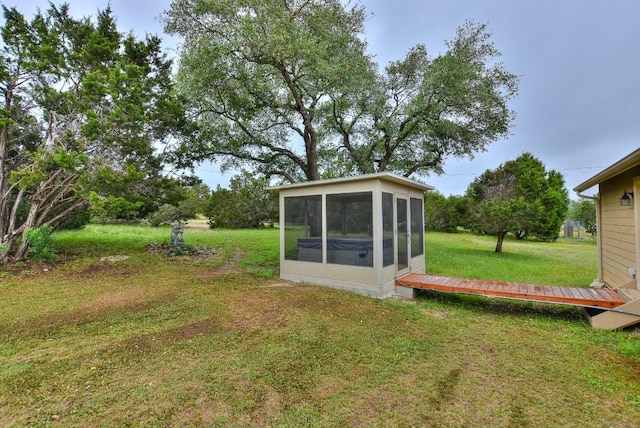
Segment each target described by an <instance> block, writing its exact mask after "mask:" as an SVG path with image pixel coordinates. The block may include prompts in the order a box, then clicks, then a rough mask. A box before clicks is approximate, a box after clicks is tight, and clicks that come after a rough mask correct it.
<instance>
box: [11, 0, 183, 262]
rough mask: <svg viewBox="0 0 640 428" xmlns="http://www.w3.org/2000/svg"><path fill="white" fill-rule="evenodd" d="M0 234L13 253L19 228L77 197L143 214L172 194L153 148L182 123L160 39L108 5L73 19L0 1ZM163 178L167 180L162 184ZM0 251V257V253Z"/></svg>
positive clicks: (59, 215)
mask: <svg viewBox="0 0 640 428" xmlns="http://www.w3.org/2000/svg"><path fill="white" fill-rule="evenodd" d="M3 11H4V14H5V22H4V25H3V27H2V37H3V44H2V46H0V49H1V50H2V54H3V55H2V56H0V58H1V59H0V79H1V81H0V86H1V87H3V88H4V89H5V100H7V102H8V103H10V105H8V106H6V107H7V108H6V110H4V111H3V112H2V115H1V118H0V244H1V245H4V246H5V247H6V248H8V249H9V250H8V252H9V253H10V254H9V256H10V257H13V258H20V257H23V256H24V255H25V253H26V249H27V247H26V242H27V241H20V240H19V237H20V234H21V231H23V230H25V229H29V228H32V229H37V228H38V227H40V226H41V225H42V224H49V225H50V226H51V227H53V228H54V229H55V228H57V227H58V226H60V225H61V224H63V223H64V222H65V220H66V219H67V218H69V217H70V216H71V217H72V216H74V215H76V214H78V213H79V212H82V211H84V210H86V209H87V206H88V205H89V197H88V195H89V194H91V195H93V201H94V206H95V208H94V211H95V212H96V213H99V215H101V216H116V217H118V216H120V217H122V218H136V217H144V216H145V215H146V214H148V213H149V212H150V211H153V210H155V209H157V208H158V207H159V206H160V205H161V204H162V203H164V202H168V201H169V200H170V199H171V198H172V197H173V195H172V192H173V190H172V186H176V185H177V184H176V183H177V181H175V180H174V181H173V182H172V180H168V179H165V178H163V177H162V175H163V167H164V162H165V160H166V158H165V157H164V155H161V154H160V153H158V152H157V151H156V148H159V149H162V148H163V146H164V145H166V144H168V142H169V140H170V139H171V138H172V137H174V136H175V135H177V134H179V133H180V132H181V130H182V129H183V127H186V125H187V120H186V119H185V115H184V106H183V104H182V102H181V100H180V99H179V98H178V97H176V96H175V93H174V91H173V84H172V76H171V62H170V61H169V60H167V59H166V56H165V55H164V54H163V53H162V51H161V46H160V39H159V38H157V37H153V36H149V37H147V38H146V39H145V40H136V39H135V38H134V37H133V36H132V35H128V36H125V35H123V34H121V33H120V32H119V31H118V30H117V28H116V19H115V17H114V16H113V15H112V12H111V10H110V8H107V9H105V10H103V11H99V12H98V14H97V16H96V18H95V20H92V19H91V18H81V19H75V18H73V17H71V16H70V15H69V7H68V5H62V6H60V7H57V6H54V5H53V4H51V5H50V7H49V9H48V10H47V11H46V12H38V13H37V14H36V16H35V17H34V18H33V19H32V20H31V21H27V20H26V19H25V18H24V17H23V16H22V15H21V14H20V13H19V12H18V11H17V10H16V9H15V8H12V9H7V8H4V7H3ZM171 183H172V184H171ZM6 258H7V255H6V254H5V255H4V256H2V257H0V262H2V261H3V260H5V259H6Z"/></svg>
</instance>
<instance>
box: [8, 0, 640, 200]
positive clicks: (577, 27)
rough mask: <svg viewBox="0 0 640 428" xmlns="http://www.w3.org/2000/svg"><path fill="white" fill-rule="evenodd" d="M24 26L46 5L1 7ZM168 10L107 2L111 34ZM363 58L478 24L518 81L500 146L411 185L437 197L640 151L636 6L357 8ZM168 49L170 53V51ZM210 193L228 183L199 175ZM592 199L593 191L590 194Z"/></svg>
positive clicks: (385, 57)
mask: <svg viewBox="0 0 640 428" xmlns="http://www.w3.org/2000/svg"><path fill="white" fill-rule="evenodd" d="M67 2H68V3H69V4H70V5H71V12H72V14H73V16H76V17H80V16H90V15H91V16H95V15H96V12H97V11H98V9H104V8H105V7H106V6H107V4H109V2H108V0H68V1H67ZM0 3H2V4H4V5H5V6H9V7H11V6H16V7H17V8H18V10H19V11H20V12H21V13H22V14H23V15H25V16H26V17H28V18H30V17H32V16H33V14H34V13H35V12H36V8H37V7H40V8H41V9H46V8H47V6H48V4H49V3H48V1H45V0H0ZM54 3H55V4H60V2H58V1H54ZM170 3H171V2H170V0H135V1H132V0H111V1H110V5H111V9H112V11H113V13H114V16H116V17H117V19H118V29H119V30H120V31H126V32H128V31H133V32H134V33H135V34H137V35H138V36H140V37H143V36H144V35H145V34H147V33H150V34H157V35H160V36H163V37H164V38H165V39H166V41H165V46H166V47H168V48H170V50H169V53H170V54H174V53H175V52H176V50H175V46H176V45H177V43H178V42H179V39H177V38H175V37H174V38H169V37H168V36H166V35H164V33H163V29H162V23H161V21H160V17H161V15H162V12H163V11H164V10H167V9H168V8H169V7H170ZM361 4H363V5H364V6H365V7H366V10H367V12H368V19H367V21H366V24H365V26H366V31H365V34H364V37H365V39H366V40H367V42H368V51H369V53H370V54H372V55H374V57H375V59H376V61H377V62H378V63H379V64H380V65H381V66H385V65H386V64H387V63H389V62H390V61H395V60H399V59H402V58H404V56H405V55H406V53H407V52H408V50H409V49H410V48H411V47H413V46H415V45H417V44H424V45H425V46H426V48H427V52H428V53H429V54H430V55H431V56H436V55H438V54H442V53H444V52H445V51H446V48H445V43H444V42H445V41H446V40H452V39H453V38H454V36H455V31H456V28H457V27H459V26H461V25H463V24H464V22H465V21H466V20H473V21H475V22H478V23H482V24H486V25H487V29H488V31H489V32H490V33H491V34H492V37H491V40H492V41H493V43H494V45H495V47H496V48H497V49H498V50H499V51H500V52H501V53H502V57H501V58H500V61H501V62H502V63H503V64H504V66H505V68H506V69H507V70H508V71H510V72H511V73H514V74H516V75H518V76H520V86H519V92H518V96H517V97H516V98H515V99H514V100H512V101H511V102H510V104H509V107H510V108H511V109H512V110H514V111H515V112H516V119H515V121H514V122H513V125H512V128H511V130H510V134H511V135H510V136H509V137H508V138H506V139H501V140H498V141H495V142H494V143H492V144H491V145H490V146H488V149H487V151H486V152H483V153H479V154H477V155H476V156H475V157H474V158H473V159H471V160H470V159H455V158H451V159H449V160H448V161H447V162H446V164H445V167H444V171H445V173H444V174H443V175H441V176H437V175H432V176H429V177H426V178H425V177H420V179H421V180H422V181H425V182H426V183H428V184H430V185H432V186H434V187H435V188H436V190H438V191H439V192H440V193H442V194H444V195H445V196H448V195H452V194H454V195H461V194H463V193H464V192H465V191H466V189H467V187H468V185H469V184H470V183H471V182H472V181H473V180H474V178H476V177H477V176H478V175H480V174H482V173H483V172H484V171H486V170H487V169H495V168H497V167H498V166H499V165H500V164H502V163H504V162H506V161H508V160H512V159H515V158H517V157H518V156H519V155H521V154H522V153H524V152H530V153H532V154H533V155H534V156H536V157H537V158H538V159H540V160H541V161H542V162H543V163H544V164H545V165H546V167H547V168H548V169H554V170H557V171H560V172H561V173H562V174H563V175H564V177H565V181H566V187H567V189H569V190H570V196H571V197H572V198H573V199H577V197H576V195H575V194H574V193H573V192H572V191H571V189H573V188H574V187H576V186H578V185H579V184H581V183H582V182H584V181H586V180H587V179H589V178H590V177H592V176H594V175H596V174H597V173H598V172H600V171H602V170H603V169H604V168H606V167H608V166H610V165H611V164H613V163H615V162H617V161H618V160H620V159H622V158H623V157H625V156H626V155H628V154H630V153H631V152H633V151H635V150H636V149H637V148H638V147H640V25H639V24H638V22H639V21H640V2H639V1H637V0H606V1H605V0H517V1H514V0H483V1H481V0H394V1H389V0H362V1H361ZM171 47H174V48H173V49H171ZM196 173H197V175H199V176H200V177H201V178H202V179H203V180H204V181H205V183H207V184H208V185H209V186H211V187H212V188H215V186H216V185H218V184H220V185H222V186H223V187H225V186H226V185H227V184H228V181H229V179H230V178H231V176H232V175H233V174H227V175H222V174H221V173H220V170H219V167H217V166H216V165H215V164H213V165H211V164H210V165H202V166H201V167H199V168H198V169H197V170H196ZM595 191H596V189H592V191H591V192H586V193H594V192H595Z"/></svg>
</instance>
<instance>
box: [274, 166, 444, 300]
mask: <svg viewBox="0 0 640 428" xmlns="http://www.w3.org/2000/svg"><path fill="white" fill-rule="evenodd" d="M272 189H276V190H279V192H280V277H281V278H282V279H286V280H290V281H295V282H305V283H310V284H317V285H324V286H329V287H333V288H338V289H342V290H348V291H353V292H356V293H360V294H364V295H367V296H372V297H377V298H386V297H391V296H393V295H394V294H395V293H396V288H395V278H397V277H399V276H402V275H404V274H406V273H409V272H424V269H425V254H424V192H425V191H427V190H432V189H433V188H432V187H431V186H428V185H426V184H423V183H420V182H417V181H414V180H411V179H408V178H405V177H400V176H397V175H394V174H391V173H376V174H367V175H360V176H356V177H347V178H337V179H329V180H318V181H312V182H305V183H296V184H291V185H285V186H277V187H273V188H272Z"/></svg>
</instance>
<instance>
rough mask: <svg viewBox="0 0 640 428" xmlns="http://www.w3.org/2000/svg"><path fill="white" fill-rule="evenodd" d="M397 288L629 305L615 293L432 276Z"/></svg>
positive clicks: (409, 278)
mask: <svg viewBox="0 0 640 428" xmlns="http://www.w3.org/2000/svg"><path fill="white" fill-rule="evenodd" d="M396 284H397V285H399V286H405V287H413V288H420V289H427V290H435V291H441V292H447V293H466V294H478V295H482V296H487V297H503V298H510V299H518V300H534V301H542V302H549V303H561V304H570V305H574V306H589V307H601V308H615V307H617V306H620V305H622V304H624V303H626V302H627V300H626V298H625V297H623V296H621V295H620V294H618V293H617V292H616V291H614V290H605V289H593V288H580V287H559V286H551V285H542V284H524V283H516V282H502V281H484V280H477V279H464V278H454V277H443V276H436V275H428V274H415V273H412V274H408V275H405V276H403V277H401V278H398V279H397V280H396Z"/></svg>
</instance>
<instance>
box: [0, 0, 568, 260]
mask: <svg viewBox="0 0 640 428" xmlns="http://www.w3.org/2000/svg"><path fill="white" fill-rule="evenodd" d="M2 11H3V15H4V22H3V23H2V25H1V27H0V32H1V36H2V41H1V45H0V50H1V51H2V55H1V56H0V89H1V90H2V94H3V105H2V106H0V263H5V262H7V261H11V260H19V259H21V258H24V257H25V255H26V254H27V252H28V250H29V246H30V245H31V244H33V239H31V241H30V238H29V237H30V236H43V235H46V234H47V231H49V232H50V231H54V230H56V229H59V228H62V227H78V226H81V225H83V224H85V223H86V222H87V221H90V220H94V221H95V220H98V221H138V220H141V219H146V220H147V221H148V222H150V223H151V224H161V223H164V222H167V221H169V220H170V219H177V218H188V217H189V216H193V215H194V211H198V210H204V211H206V213H207V215H208V217H209V219H210V223H211V225H212V226H214V227H219V226H223V227H231V226H234V227H236V226H256V225H258V224H263V223H265V222H269V221H271V220H272V219H273V209H274V203H273V197H272V196H269V197H265V198H263V199H257V195H258V193H257V191H256V190H255V188H254V190H251V188H252V186H258V187H260V186H263V187H264V186H265V183H267V182H269V183H273V184H275V183H277V184H283V183H287V182H298V181H306V180H318V179H323V178H332V177H338V176H352V175H359V174H365V173H372V172H381V171H389V172H393V173H396V174H400V175H403V176H406V177H409V176H413V177H418V178H419V177H428V176H429V175H430V174H434V173H436V174H437V173H442V172H443V165H444V163H445V161H446V160H447V159H448V158H450V157H457V158H465V157H466V158H471V157H473V155H474V154H475V153H477V152H480V151H484V150H486V148H487V147H488V146H489V145H490V144H491V143H492V142H493V141H496V140H498V139H501V138H506V137H507V136H508V135H509V130H510V128H511V126H512V124H513V119H514V117H515V112H513V111H512V110H511V109H510V108H509V106H508V103H509V101H510V100H511V99H513V98H514V97H515V96H516V95H517V91H518V83H519V78H518V77H517V76H516V75H515V74H513V73H511V72H509V71H508V70H506V69H505V67H504V66H503V64H501V63H500V62H499V58H500V52H499V50H498V49H497V48H496V47H495V46H494V44H493V42H492V40H491V33H490V32H489V31H488V30H487V27H486V25H483V24H478V23H476V22H473V21H468V22H465V23H462V24H461V25H460V27H459V28H457V29H456V30H455V31H454V33H453V37H452V39H450V40H449V41H447V42H446V50H445V52H443V53H439V54H436V55H433V54H430V53H429V52H428V50H427V47H426V46H424V45H422V44H418V45H416V46H414V47H412V48H410V49H409V50H408V51H407V52H406V53H405V54H404V55H403V56H402V57H401V58H400V59H397V60H394V61H391V62H389V63H388V64H386V65H379V64H378V63H377V62H376V61H375V60H374V58H375V55H374V54H373V53H370V52H369V51H368V46H367V42H366V39H365V38H364V30H365V23H366V21H367V17H368V16H369V15H368V13H367V11H366V10H365V8H364V6H362V5H360V4H358V3H355V4H354V3H346V4H345V3H344V2H341V1H340V0H305V1H299V0H284V1H283V0H224V1H223V0H213V1H208V2H201V1H197V0H175V1H173V2H172V3H171V6H170V8H169V10H168V11H167V12H166V13H165V14H164V16H163V17H162V19H163V23H164V29H165V32H167V33H168V34H171V35H174V36H177V37H179V38H180V40H181V42H180V46H179V49H178V54H177V55H176V56H175V57H174V58H170V57H169V56H168V55H167V54H166V52H165V50H164V49H163V46H162V39H161V38H160V37H158V36H156V35H147V36H146V37H145V38H143V39H139V38H137V37H135V36H134V35H133V34H132V33H126V32H123V31H121V30H119V29H118V28H117V25H116V23H117V19H116V17H115V16H113V13H112V11H111V9H110V8H109V7H107V8H106V9H104V10H101V11H98V13H97V15H96V16H95V17H81V18H78V17H73V16H71V14H70V9H69V6H68V4H61V5H59V6H56V5H54V4H53V3H50V4H49V7H48V9H46V10H38V11H37V13H36V14H35V15H34V16H33V17H32V18H31V19H28V18H26V17H25V16H23V15H22V14H21V13H20V12H19V11H18V10H17V8H15V7H14V8H7V7H5V6H3V7H2ZM531 158H532V157H531ZM202 161H214V162H217V163H219V164H220V165H221V166H222V168H223V171H230V170H241V171H246V173H243V174H241V175H240V176H238V177H234V179H233V180H232V182H231V184H230V185H231V188H230V189H222V188H217V189H215V190H214V191H213V192H209V190H208V189H206V186H204V185H203V183H202V181H201V180H200V179H199V178H198V177H195V176H194V169H195V167H196V166H197V165H198V164H199V163H200V162H202ZM528 162H529V166H530V167H531V168H533V169H536V168H537V169H540V166H539V165H538V164H537V163H536V162H535V161H534V160H533V159H529V161H528ZM509 168H511V166H508V165H507V164H505V169H509ZM543 170H544V167H542V173H543V175H544V177H545V178H544V180H537V181H536V180H532V181H529V182H526V183H525V181H522V182H521V183H520V184H518V185H517V186H516V187H514V188H513V189H511V190H507V189H508V188H509V186H510V181H509V180H511V181H513V177H514V174H516V172H513V171H512V172H511V173H504V172H503V171H500V172H499V173H495V174H493V173H491V174H489V173H486V174H483V176H482V177H480V178H479V180H477V183H476V182H474V184H473V185H472V186H470V188H469V191H468V192H467V194H466V195H465V196H464V197H460V198H461V201H462V200H463V199H464V203H463V202H460V203H459V207H460V210H462V209H466V210H467V211H468V213H469V214H470V215H471V214H473V216H475V218H476V220H475V221H476V223H477V224H478V225H479V226H478V229H477V230H478V231H484V232H487V233H488V232H489V231H493V230H496V226H495V225H491V224H489V223H488V222H489V219H492V218H493V219H495V218H498V217H500V216H502V214H504V213H505V212H510V211H511V212H515V211H516V210H517V208H518V207H520V208H522V209H524V208H523V207H524V205H523V204H525V203H526V204H528V205H527V207H528V208H527V209H528V210H529V211H527V213H526V215H521V219H520V220H518V222H517V225H516V224H515V223H514V222H513V220H509V221H508V222H507V223H506V224H505V225H504V226H501V227H498V229H500V230H503V231H505V230H508V231H509V232H512V233H517V234H520V235H522V236H529V235H532V234H534V235H536V236H538V237H543V236H550V235H551V233H550V232H549V231H550V230H551V229H552V226H554V225H555V223H553V221H552V220H551V219H547V220H545V219H538V220H533V219H534V218H536V217H535V216H536V215H538V213H539V212H540V211H541V210H545V211H548V210H549V209H550V207H551V206H552V205H553V204H554V203H558V204H560V205H562V203H564V202H563V201H565V200H566V192H565V193H564V194H563V193H562V191H560V190H556V189H557V188H558V183H559V182H561V181H562V178H561V176H560V175H559V174H557V173H554V172H548V171H543ZM509 174H511V175H509ZM516 175H517V174H516ZM509 177H511V178H509ZM254 180H258V182H255V183H254ZM247 189H248V190H247ZM501 189H502V190H504V191H507V192H511V193H509V194H506V193H505V194H502V193H501V191H502V190H501ZM245 191H246V192H248V193H247V194H246V195H245V194H243V192H245ZM536 192H537V193H536ZM535 194H538V197H537V198H533V196H532V195H535ZM542 195H546V196H542ZM245 196H246V197H247V198H248V197H249V196H253V197H254V200H253V202H252V203H248V204H245V205H242V204H240V201H243V200H244V198H245ZM469 201H472V202H473V203H470V202H469ZM506 201H511V202H508V203H507V202H506ZM197 207H205V208H197ZM471 207H475V208H474V209H471ZM478 207H483V208H482V209H480V208H478ZM253 208H260V209H259V210H258V211H262V212H263V214H260V215H256V216H254V215H247V216H244V215H243V213H251V212H252V209H253ZM457 209H458V208H454V209H453V210H450V211H451V213H452V215H453V213H454V212H455V211H456V210H457ZM558 210H561V208H558ZM231 213H232V214H231ZM264 213H267V214H264ZM270 218H271V220H270ZM483 219H484V220H483ZM481 220H482V221H484V223H482V222H481ZM439 221H443V220H439ZM448 221H449V220H447V222H448ZM545 221H547V223H548V224H545ZM480 224H483V225H482V226H480ZM447 227H448V226H447ZM516 229H518V230H516ZM543 229H544V230H543ZM30 231H39V233H33V232H30ZM28 232H30V233H28ZM491 233H494V232H491ZM497 233H498V234H500V233H502V232H500V231H499V232H497Z"/></svg>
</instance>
